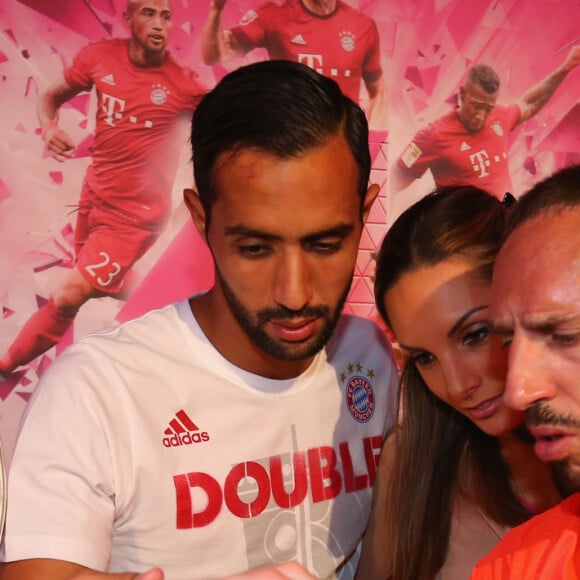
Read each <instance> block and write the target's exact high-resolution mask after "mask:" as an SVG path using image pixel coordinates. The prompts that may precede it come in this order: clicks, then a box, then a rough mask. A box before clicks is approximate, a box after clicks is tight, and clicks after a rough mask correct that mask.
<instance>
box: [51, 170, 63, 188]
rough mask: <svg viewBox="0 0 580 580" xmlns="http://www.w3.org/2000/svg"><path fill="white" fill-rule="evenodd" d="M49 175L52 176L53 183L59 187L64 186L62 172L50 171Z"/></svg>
mask: <svg viewBox="0 0 580 580" xmlns="http://www.w3.org/2000/svg"><path fill="white" fill-rule="evenodd" d="M48 175H49V176H50V179H52V181H53V183H56V184H57V185H62V181H63V177H62V171H49V172H48Z"/></svg>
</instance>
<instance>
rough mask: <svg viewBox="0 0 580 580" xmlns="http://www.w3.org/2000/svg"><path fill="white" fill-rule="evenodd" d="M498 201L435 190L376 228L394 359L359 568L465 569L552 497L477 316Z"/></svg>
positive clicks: (380, 575) (485, 300)
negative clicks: (508, 402) (389, 409)
mask: <svg viewBox="0 0 580 580" xmlns="http://www.w3.org/2000/svg"><path fill="white" fill-rule="evenodd" d="M508 211H509V210H508V209H507V207H506V204H502V203H501V202H499V201H498V200H497V199H495V198H494V197H492V196H491V195H488V194H487V193H485V192H483V191H480V190H478V189H476V188H473V187H455V188H450V189H445V190H440V191H437V192H434V193H432V194H430V195H428V196H426V197H425V198H423V199H421V200H420V201H419V202H417V203H416V204H415V205H413V206H412V207H410V208H409V209H408V210H406V211H405V212H404V213H403V214H402V215H401V216H400V217H399V218H398V219H397V220H396V222H395V223H394V224H393V226H392V227H391V229H390V230H389V231H388V233H387V235H386V237H385V239H384V241H383V244H382V247H381V249H380V252H379V254H378V258H377V269H376V279H375V298H376V303H377V308H378V311H379V313H380V315H381V317H382V318H383V320H384V321H385V323H386V325H387V327H388V328H389V329H390V331H391V332H392V333H393V335H394V336H395V338H396V341H397V343H398V347H399V348H400V349H401V350H402V352H403V354H404V359H405V363H404V368H403V370H402V375H401V390H400V395H399V397H400V398H399V405H400V407H399V409H400V422H399V424H398V426H397V427H396V428H395V430H394V431H393V432H392V433H391V434H390V436H389V437H388V438H387V440H386V442H385V445H384V447H383V451H382V454H381V460H380V464H379V472H378V479H377V482H376V485H375V498H374V504H373V511H372V514H371V519H370V522H369V527H368V530H367V533H366V535H365V539H364V542H363V550H362V556H361V561H360V566H359V570H358V578H360V579H363V580H366V579H373V580H374V579H385V578H392V579H393V580H432V579H435V578H437V579H445V580H460V579H462V578H468V577H469V575H470V572H471V569H472V567H473V566H474V565H475V563H476V562H477V560H479V559H480V558H481V557H482V556H484V555H485V554H486V553H487V552H488V551H489V550H490V549H491V548H492V547H493V546H494V545H495V544H496V543H497V542H499V540H500V539H501V537H502V535H503V533H504V532H505V531H506V530H507V529H508V528H510V527H512V526H515V525H517V524H519V523H521V522H523V521H525V520H526V519H528V518H529V517H530V516H531V515H532V514H533V513H535V512H537V511H541V510H543V509H545V508H547V507H549V506H551V505H553V504H555V503H557V502H558V501H559V499H560V498H559V496H558V494H557V492H556V490H555V487H554V485H553V483H552V479H551V476H550V473H549V468H548V467H547V466H546V465H545V464H542V463H541V462H540V461H539V460H538V459H537V458H536V456H535V455H534V452H533V445H532V443H531V440H530V438H529V437H527V434H526V432H525V431H524V430H523V429H522V427H521V423H522V420H523V416H522V414H521V413H519V412H517V411H513V410H511V409H509V408H507V407H506V406H505V405H504V404H503V401H502V394H503V390H504V378H505V373H506V363H507V349H506V348H504V345H503V344H502V339H501V337H499V336H494V335H493V334H492V333H491V332H490V327H489V323H488V319H487V311H488V306H489V298H490V287H491V276H492V270H493V263H494V260H495V257H496V255H497V253H498V251H499V248H500V246H501V243H502V232H503V228H504V221H505V218H506V215H507V212H508Z"/></svg>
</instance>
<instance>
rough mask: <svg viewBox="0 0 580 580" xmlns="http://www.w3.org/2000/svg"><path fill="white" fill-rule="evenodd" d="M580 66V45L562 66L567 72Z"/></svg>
mask: <svg viewBox="0 0 580 580" xmlns="http://www.w3.org/2000/svg"><path fill="white" fill-rule="evenodd" d="M579 64H580V44H577V45H576V46H573V47H572V48H571V49H570V52H569V53H568V56H567V57H566V60H565V61H564V64H563V65H562V68H564V70H565V71H566V72H568V71H571V70H572V69H573V68H575V67H577V66H578V65H579Z"/></svg>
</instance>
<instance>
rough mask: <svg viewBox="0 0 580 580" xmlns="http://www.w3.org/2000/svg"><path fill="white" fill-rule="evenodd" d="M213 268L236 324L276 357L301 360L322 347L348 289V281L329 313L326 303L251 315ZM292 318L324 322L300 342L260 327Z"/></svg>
mask: <svg viewBox="0 0 580 580" xmlns="http://www.w3.org/2000/svg"><path fill="white" fill-rule="evenodd" d="M215 271H216V276H217V278H218V279H219V282H220V285H221V287H222V290H223V293H224V296H225V298H226V301H227V303H228V305H229V307H230V310H231V311H232V314H233V315H234V318H235V319H236V320H237V322H238V324H239V325H240V326H241V327H242V329H243V330H244V332H245V333H246V334H247V335H248V337H249V338H250V340H251V341H252V342H253V343H254V344H255V345H256V346H257V347H258V348H259V349H260V350H261V351H263V352H264V353H266V354H267V355H268V356H271V357H272V358H276V359H280V360H288V361H292V360H304V359H308V358H310V357H312V356H314V355H315V354H316V353H318V352H319V351H320V350H322V349H323V348H324V346H325V345H326V343H327V342H328V341H329V340H330V337H331V336H332V333H333V332H334V329H335V327H336V324H337V322H338V318H339V317H340V313H341V312H342V308H343V306H344V303H345V302H346V299H347V297H348V293H349V290H350V283H349V284H348V285H347V287H346V288H345V289H344V291H343V293H342V295H341V296H340V298H339V300H338V303H337V305H336V308H335V310H334V312H331V310H330V308H329V307H328V306H308V307H306V308H302V309H301V310H296V311H295V310H289V309H288V308H284V307H283V306H280V307H277V308H264V309H263V310H260V311H258V312H256V313H254V314H252V313H250V312H249V311H248V310H247V309H246V307H245V306H244V305H243V304H242V303H241V302H240V300H239V299H238V298H237V296H236V295H235V294H234V292H233V291H232V289H231V288H230V287H229V286H228V284H227V283H226V281H225V280H224V277H223V276H222V274H221V272H220V271H219V269H218V268H217V267H216V269H215ZM295 318H321V319H323V320H324V325H323V327H322V329H321V330H320V331H319V333H318V334H317V335H315V336H314V337H312V338H310V339H308V340H307V341H305V342H304V343H284V342H279V341H276V340H273V339H272V338H271V337H270V336H268V334H267V333H266V332H265V331H264V329H263V325H264V323H266V322H268V321H269V320H271V319H275V320H292V319H295Z"/></svg>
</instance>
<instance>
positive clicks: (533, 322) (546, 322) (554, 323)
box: [521, 312, 580, 332]
mask: <svg viewBox="0 0 580 580" xmlns="http://www.w3.org/2000/svg"><path fill="white" fill-rule="evenodd" d="M575 319H580V313H578V312H564V313H561V314H534V315H530V316H525V317H524V318H523V320H522V322H521V324H522V326H523V327H524V328H526V329H529V330H536V331H540V332H551V331H553V330H554V329H555V328H557V327H558V326H559V325H560V324H564V323H566V322H570V321H574V320H575Z"/></svg>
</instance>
